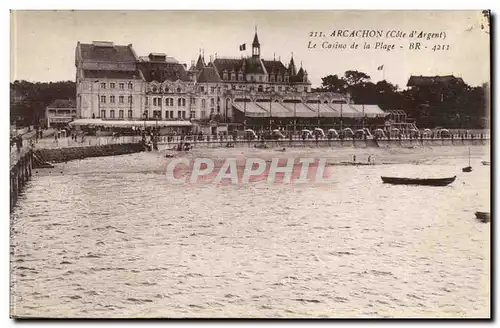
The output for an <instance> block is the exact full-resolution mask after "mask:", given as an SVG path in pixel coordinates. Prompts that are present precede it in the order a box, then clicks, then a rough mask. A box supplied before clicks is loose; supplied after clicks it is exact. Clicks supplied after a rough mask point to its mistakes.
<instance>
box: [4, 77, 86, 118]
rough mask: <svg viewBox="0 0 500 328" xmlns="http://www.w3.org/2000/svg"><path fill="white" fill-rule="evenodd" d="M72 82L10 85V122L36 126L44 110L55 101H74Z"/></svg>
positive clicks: (16, 82)
mask: <svg viewBox="0 0 500 328" xmlns="http://www.w3.org/2000/svg"><path fill="white" fill-rule="evenodd" d="M75 95H76V85H75V82H73V81H61V82H49V83H45V82H43V83H42V82H36V83H32V82H28V81H24V80H21V81H18V80H16V81H14V82H13V83H11V84H10V121H11V124H13V123H14V122H15V121H16V120H17V124H18V125H20V126H23V125H24V126H26V125H31V124H33V125H36V124H37V123H38V122H39V121H40V119H42V118H43V117H44V112H45V108H46V107H47V106H48V105H50V104H51V103H52V102H53V101H54V100H56V99H75Z"/></svg>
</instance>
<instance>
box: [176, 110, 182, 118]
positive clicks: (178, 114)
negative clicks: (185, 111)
mask: <svg viewBox="0 0 500 328" xmlns="http://www.w3.org/2000/svg"><path fill="white" fill-rule="evenodd" d="M181 117H182V115H181V111H180V110H178V111H177V118H181Z"/></svg>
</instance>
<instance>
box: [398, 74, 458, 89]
mask: <svg viewBox="0 0 500 328" xmlns="http://www.w3.org/2000/svg"><path fill="white" fill-rule="evenodd" d="M458 83H464V81H463V80H462V78H460V77H458V78H457V77H455V76H453V75H444V76H413V75H412V76H410V79H409V80H408V83H407V84H406V86H408V87H414V86H418V87H421V86H430V85H432V84H458Z"/></svg>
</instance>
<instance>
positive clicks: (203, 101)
mask: <svg viewBox="0 0 500 328" xmlns="http://www.w3.org/2000/svg"><path fill="white" fill-rule="evenodd" d="M206 105H207V104H206V99H202V100H201V108H205V107H206Z"/></svg>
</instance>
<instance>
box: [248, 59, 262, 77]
mask: <svg viewBox="0 0 500 328" xmlns="http://www.w3.org/2000/svg"><path fill="white" fill-rule="evenodd" d="M244 72H245V74H248V73H250V74H264V73H265V72H264V68H263V65H262V62H261V61H260V59H258V58H253V57H249V58H246V59H245V68H244Z"/></svg>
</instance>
